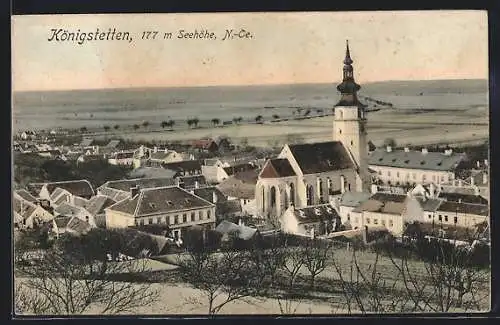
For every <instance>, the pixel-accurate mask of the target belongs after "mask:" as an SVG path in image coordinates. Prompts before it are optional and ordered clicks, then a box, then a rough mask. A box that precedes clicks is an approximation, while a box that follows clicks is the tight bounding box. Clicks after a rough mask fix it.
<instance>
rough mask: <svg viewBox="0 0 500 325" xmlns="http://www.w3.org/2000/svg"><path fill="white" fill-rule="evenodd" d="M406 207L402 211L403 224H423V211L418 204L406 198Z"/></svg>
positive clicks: (413, 199) (412, 199)
mask: <svg viewBox="0 0 500 325" xmlns="http://www.w3.org/2000/svg"><path fill="white" fill-rule="evenodd" d="M405 203H406V207H405V209H404V211H403V219H404V222H409V223H412V222H415V221H417V222H423V221H424V210H423V209H422V206H421V205H420V203H419V202H418V201H417V200H416V199H415V198H411V197H408V198H407V199H406V202H405Z"/></svg>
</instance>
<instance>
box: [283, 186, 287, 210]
mask: <svg viewBox="0 0 500 325" xmlns="http://www.w3.org/2000/svg"><path fill="white" fill-rule="evenodd" d="M283 200H284V202H283V203H285V208H288V193H287V192H286V188H285V190H284V191H283Z"/></svg>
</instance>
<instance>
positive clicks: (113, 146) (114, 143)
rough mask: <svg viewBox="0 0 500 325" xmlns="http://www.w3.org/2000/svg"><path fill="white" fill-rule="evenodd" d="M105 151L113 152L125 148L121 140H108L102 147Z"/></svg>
mask: <svg viewBox="0 0 500 325" xmlns="http://www.w3.org/2000/svg"><path fill="white" fill-rule="evenodd" d="M102 149H103V150H104V151H106V152H113V151H117V150H123V149H125V144H124V143H123V141H122V140H110V141H109V142H108V144H106V145H105V146H104V147H103V148H102Z"/></svg>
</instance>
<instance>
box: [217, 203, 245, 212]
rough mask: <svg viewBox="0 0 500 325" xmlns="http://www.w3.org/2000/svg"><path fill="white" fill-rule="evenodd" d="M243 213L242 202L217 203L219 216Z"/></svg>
mask: <svg viewBox="0 0 500 325" xmlns="http://www.w3.org/2000/svg"><path fill="white" fill-rule="evenodd" d="M241 212H242V209H241V202H240V200H226V201H222V202H217V211H216V213H217V215H219V216H226V215H230V214H239V213H241Z"/></svg>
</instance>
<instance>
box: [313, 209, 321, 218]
mask: <svg viewBox="0 0 500 325" xmlns="http://www.w3.org/2000/svg"><path fill="white" fill-rule="evenodd" d="M314 214H315V215H317V216H319V215H321V211H320V210H319V209H318V208H314Z"/></svg>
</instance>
